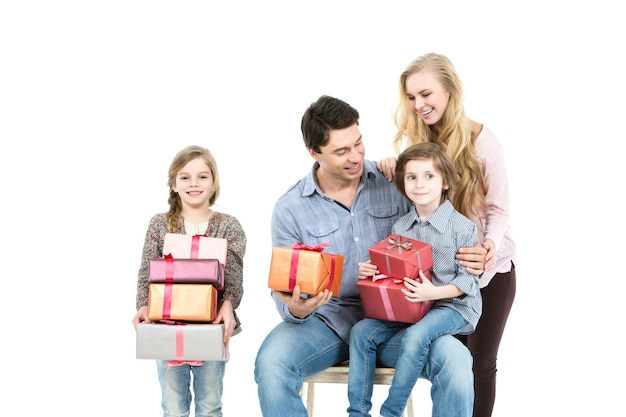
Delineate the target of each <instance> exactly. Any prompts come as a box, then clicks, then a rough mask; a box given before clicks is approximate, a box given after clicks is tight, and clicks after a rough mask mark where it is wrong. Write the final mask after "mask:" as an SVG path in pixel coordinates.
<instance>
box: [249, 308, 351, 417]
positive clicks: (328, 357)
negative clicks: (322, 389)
mask: <svg viewBox="0 0 626 417" xmlns="http://www.w3.org/2000/svg"><path fill="white" fill-rule="evenodd" d="M347 359H348V344H347V343H346V342H344V341H343V339H341V338H340V337H339V336H338V335H337V333H335V332H334V331H333V330H332V329H331V328H330V327H328V325H327V324H326V323H324V321H322V320H321V319H320V318H318V317H316V316H313V317H311V318H309V319H308V320H307V321H305V322H303V323H287V322H281V323H279V324H278V325H277V326H276V327H274V329H272V331H271V332H270V333H269V334H268V335H267V337H266V338H265V340H264V341H263V343H262V344H261V347H260V348H259V351H258V353H257V357H256V361H255V367H254V379H255V381H256V383H257V388H258V395H259V403H260V405H261V413H262V414H263V416H264V417H285V416H289V417H308V413H307V411H306V407H305V406H304V404H303V402H302V398H301V397H300V389H301V388H302V378H304V377H307V376H310V375H314V374H316V373H318V372H320V371H323V370H324V369H326V368H328V367H329V366H333V365H336V364H338V363H340V362H343V361H345V360H347Z"/></svg>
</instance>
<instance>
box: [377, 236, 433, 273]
mask: <svg viewBox="0 0 626 417" xmlns="http://www.w3.org/2000/svg"><path fill="white" fill-rule="evenodd" d="M369 253H370V260H371V261H372V263H373V264H374V265H376V267H377V268H378V270H379V271H380V273H381V274H384V275H387V276H388V277H393V278H399V279H402V278H404V277H409V278H412V279H415V278H417V277H418V276H419V270H420V269H421V270H422V271H424V272H426V271H427V270H429V269H430V268H432V267H433V252H432V247H431V246H430V245H429V244H428V243H424V242H420V241H418V240H413V239H409V238H407V237H404V236H400V235H397V234H392V235H389V236H387V237H386V238H385V239H383V240H381V241H380V242H378V243H376V244H375V245H374V246H372V247H371V248H370V249H369Z"/></svg>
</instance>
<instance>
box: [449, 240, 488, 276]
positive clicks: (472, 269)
mask: <svg viewBox="0 0 626 417" xmlns="http://www.w3.org/2000/svg"><path fill="white" fill-rule="evenodd" d="M486 255H487V249H485V248H484V247H483V245H481V244H480V243H479V242H476V246H470V247H465V248H460V249H459V252H458V253H457V254H456V259H458V260H459V264H460V265H461V266H464V267H465V269H467V272H469V273H470V274H474V275H480V274H482V273H483V272H485V263H486V262H485V256H486Z"/></svg>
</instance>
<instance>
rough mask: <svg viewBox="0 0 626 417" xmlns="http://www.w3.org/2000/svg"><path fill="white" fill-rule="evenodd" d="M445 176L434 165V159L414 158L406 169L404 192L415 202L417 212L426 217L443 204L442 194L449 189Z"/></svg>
mask: <svg viewBox="0 0 626 417" xmlns="http://www.w3.org/2000/svg"><path fill="white" fill-rule="evenodd" d="M447 189H448V185H444V183H443V177H442V176H441V175H440V174H439V172H437V171H436V170H435V168H434V167H433V161H432V159H413V160H410V161H409V162H407V164H406V167H405V170H404V192H406V195H407V196H408V197H409V199H410V200H411V201H412V202H413V203H414V204H415V208H416V210H417V214H418V215H419V216H420V218H422V219H426V218H427V217H428V216H430V215H431V214H432V212H433V211H435V210H436V209H437V207H439V205H440V204H441V194H442V192H443V190H447Z"/></svg>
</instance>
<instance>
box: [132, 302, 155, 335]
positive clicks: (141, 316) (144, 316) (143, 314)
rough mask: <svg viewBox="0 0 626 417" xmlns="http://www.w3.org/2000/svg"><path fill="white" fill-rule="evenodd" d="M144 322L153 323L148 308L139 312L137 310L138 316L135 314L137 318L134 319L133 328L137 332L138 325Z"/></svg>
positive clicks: (145, 307) (141, 308) (140, 309)
mask: <svg viewBox="0 0 626 417" xmlns="http://www.w3.org/2000/svg"><path fill="white" fill-rule="evenodd" d="M142 322H143V323H152V322H151V321H150V318H149V317H148V306H143V307H140V308H139V310H137V314H135V317H133V327H134V328H135V330H137V325H138V324H139V323H142Z"/></svg>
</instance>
